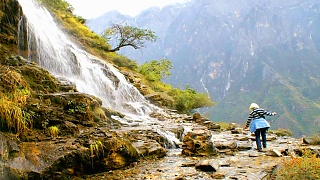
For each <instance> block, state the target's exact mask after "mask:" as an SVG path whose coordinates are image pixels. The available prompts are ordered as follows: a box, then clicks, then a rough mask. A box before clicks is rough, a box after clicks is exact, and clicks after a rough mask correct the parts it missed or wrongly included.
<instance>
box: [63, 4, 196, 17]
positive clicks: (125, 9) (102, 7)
mask: <svg viewBox="0 0 320 180" xmlns="http://www.w3.org/2000/svg"><path fill="white" fill-rule="evenodd" d="M66 1H67V2H68V3H69V4H71V5H72V7H73V8H74V13H75V14H77V15H79V16H82V17H83V18H85V19H90V18H95V17H98V16H100V15H102V14H104V13H106V12H108V11H111V10H117V11H119V12H121V13H122V14H126V15H130V16H132V17H134V16H136V15H138V14H139V13H140V12H141V11H142V10H145V9H147V8H149V7H152V6H158V7H163V6H165V5H169V4H174V3H181V2H186V1H190V0H90V1H88V0H66Z"/></svg>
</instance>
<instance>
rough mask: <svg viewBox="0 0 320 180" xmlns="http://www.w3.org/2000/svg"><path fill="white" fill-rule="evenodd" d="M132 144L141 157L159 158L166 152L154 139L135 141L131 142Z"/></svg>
mask: <svg viewBox="0 0 320 180" xmlns="http://www.w3.org/2000/svg"><path fill="white" fill-rule="evenodd" d="M132 145H133V147H134V148H136V150H137V152H138V154H139V156H143V157H147V156H153V157H157V158H161V157H164V156H165V155H166V153H167V150H166V149H165V148H163V147H162V146H161V145H160V144H159V143H158V142H157V141H155V140H149V141H148V142H144V141H137V142H133V143H132Z"/></svg>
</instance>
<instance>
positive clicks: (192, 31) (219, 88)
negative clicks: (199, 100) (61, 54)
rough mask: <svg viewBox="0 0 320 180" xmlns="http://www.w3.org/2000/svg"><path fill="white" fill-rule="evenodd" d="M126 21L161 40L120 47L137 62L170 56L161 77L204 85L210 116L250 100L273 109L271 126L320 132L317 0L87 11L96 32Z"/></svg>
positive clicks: (239, 116) (238, 118)
mask: <svg viewBox="0 0 320 180" xmlns="http://www.w3.org/2000/svg"><path fill="white" fill-rule="evenodd" d="M109 22H113V23H119V22H121V23H122V22H124V23H127V24H129V25H132V26H137V27H140V28H147V29H151V30H153V31H155V33H156V35H157V36H158V37H159V40H158V41H157V42H156V43H153V44H147V45H146V47H147V48H144V49H142V50H141V51H137V50H133V49H130V48H126V49H123V50H121V51H120V53H122V54H124V55H126V56H128V57H129V58H130V59H133V60H137V61H138V62H140V63H142V62H144V61H149V60H152V59H161V58H166V59H170V60H171V61H172V62H173V71H172V75H171V78H170V79H168V80H166V82H168V83H170V84H173V85H174V86H178V87H185V85H187V84H188V85H190V86H191V87H192V88H194V89H197V90H198V91H203V92H207V93H209V94H210V96H211V98H212V100H214V101H216V102H218V105H217V106H215V107H212V108H210V109H207V110H206V113H207V114H208V115H210V119H211V120H213V121H229V122H237V123H240V124H241V123H244V122H245V121H246V119H247V115H248V113H249V110H248V107H249V105H250V103H251V102H256V103H258V104H259V105H260V106H261V107H263V108H266V109H267V110H270V111H277V112H278V116H276V117H271V118H270V120H271V125H272V128H279V127H281V128H288V129H290V130H292V131H293V132H294V133H295V135H296V136H299V135H303V134H308V135H313V134H314V133H319V127H320V80H319V79H320V73H319V67H320V2H318V1H317V0H310V1H307V2H306V1H303V0H293V1H285V0H262V1H261V0H228V1H224V0H214V1H213V0H193V1H190V2H188V3H185V4H177V5H172V6H166V7H164V8H162V9H159V8H151V9H148V10H146V11H144V12H142V13H141V14H139V15H138V16H136V17H134V18H132V17H130V16H124V15H121V14H119V13H117V12H109V13H106V14H104V15H103V16H101V17H99V18H96V19H90V20H88V21H87V25H88V26H89V27H90V28H91V29H92V30H93V31H95V32H97V33H101V32H102V31H103V30H104V29H106V28H107V26H108V23H109Z"/></svg>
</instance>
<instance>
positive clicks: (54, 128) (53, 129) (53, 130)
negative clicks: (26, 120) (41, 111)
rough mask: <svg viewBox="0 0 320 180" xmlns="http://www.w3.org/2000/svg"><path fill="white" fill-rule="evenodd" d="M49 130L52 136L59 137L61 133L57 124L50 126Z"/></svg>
mask: <svg viewBox="0 0 320 180" xmlns="http://www.w3.org/2000/svg"><path fill="white" fill-rule="evenodd" d="M48 131H49V134H50V135H51V136H52V137H58V135H59V132H60V130H59V128H58V127H57V126H50V127H49V128H48Z"/></svg>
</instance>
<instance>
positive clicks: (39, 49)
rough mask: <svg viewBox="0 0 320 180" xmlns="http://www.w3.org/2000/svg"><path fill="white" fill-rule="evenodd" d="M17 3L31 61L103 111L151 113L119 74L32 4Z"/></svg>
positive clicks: (25, 0)
mask: <svg viewBox="0 0 320 180" xmlns="http://www.w3.org/2000/svg"><path fill="white" fill-rule="evenodd" d="M19 3H20V4H21V6H22V7H23V13H24V15H25V16H26V17H27V19H28V40H29V43H28V49H29V52H30V53H29V55H28V59H29V60H30V61H33V62H36V63H38V64H39V65H40V66H41V67H43V68H45V69H47V70H48V71H50V72H51V73H52V74H54V75H56V76H61V77H64V78H66V79H68V80H69V81H71V82H74V83H75V84H76V87H77V90H79V91H80V92H84V93H87V94H91V95H94V96H96V97H99V98H100V99H101V100H102V101H103V105H104V106H106V107H110V108H112V109H115V110H118V111H120V112H125V113H133V114H135V113H137V114H139V115H145V114H148V113H149V112H150V111H151V108H152V107H151V105H150V104H149V103H148V102H147V101H146V100H145V98H144V97H143V96H142V95H141V94H140V93H139V92H138V90H137V89H136V88H135V87H133V86H132V85H131V84H129V83H127V81H126V79H125V77H124V76H123V75H122V74H121V73H120V72H118V71H117V70H116V69H115V68H114V67H113V66H112V65H108V64H105V63H102V62H101V61H100V60H99V59H98V58H97V57H94V56H93V55H91V54H89V53H87V52H85V51H83V50H81V49H80V48H78V47H77V45H76V44H75V43H73V42H72V41H70V39H69V38H68V37H67V36H66V35H65V34H64V33H63V32H62V31H61V30H60V29H59V28H58V26H57V24H56V23H55V21H54V19H53V17H52V16H51V15H50V13H49V12H48V11H47V10H46V9H44V8H42V7H41V6H38V5H37V4H35V3H34V2H33V1H32V0H19ZM32 52H36V53H32ZM106 74H107V75H106ZM124 107H125V108H124Z"/></svg>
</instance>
